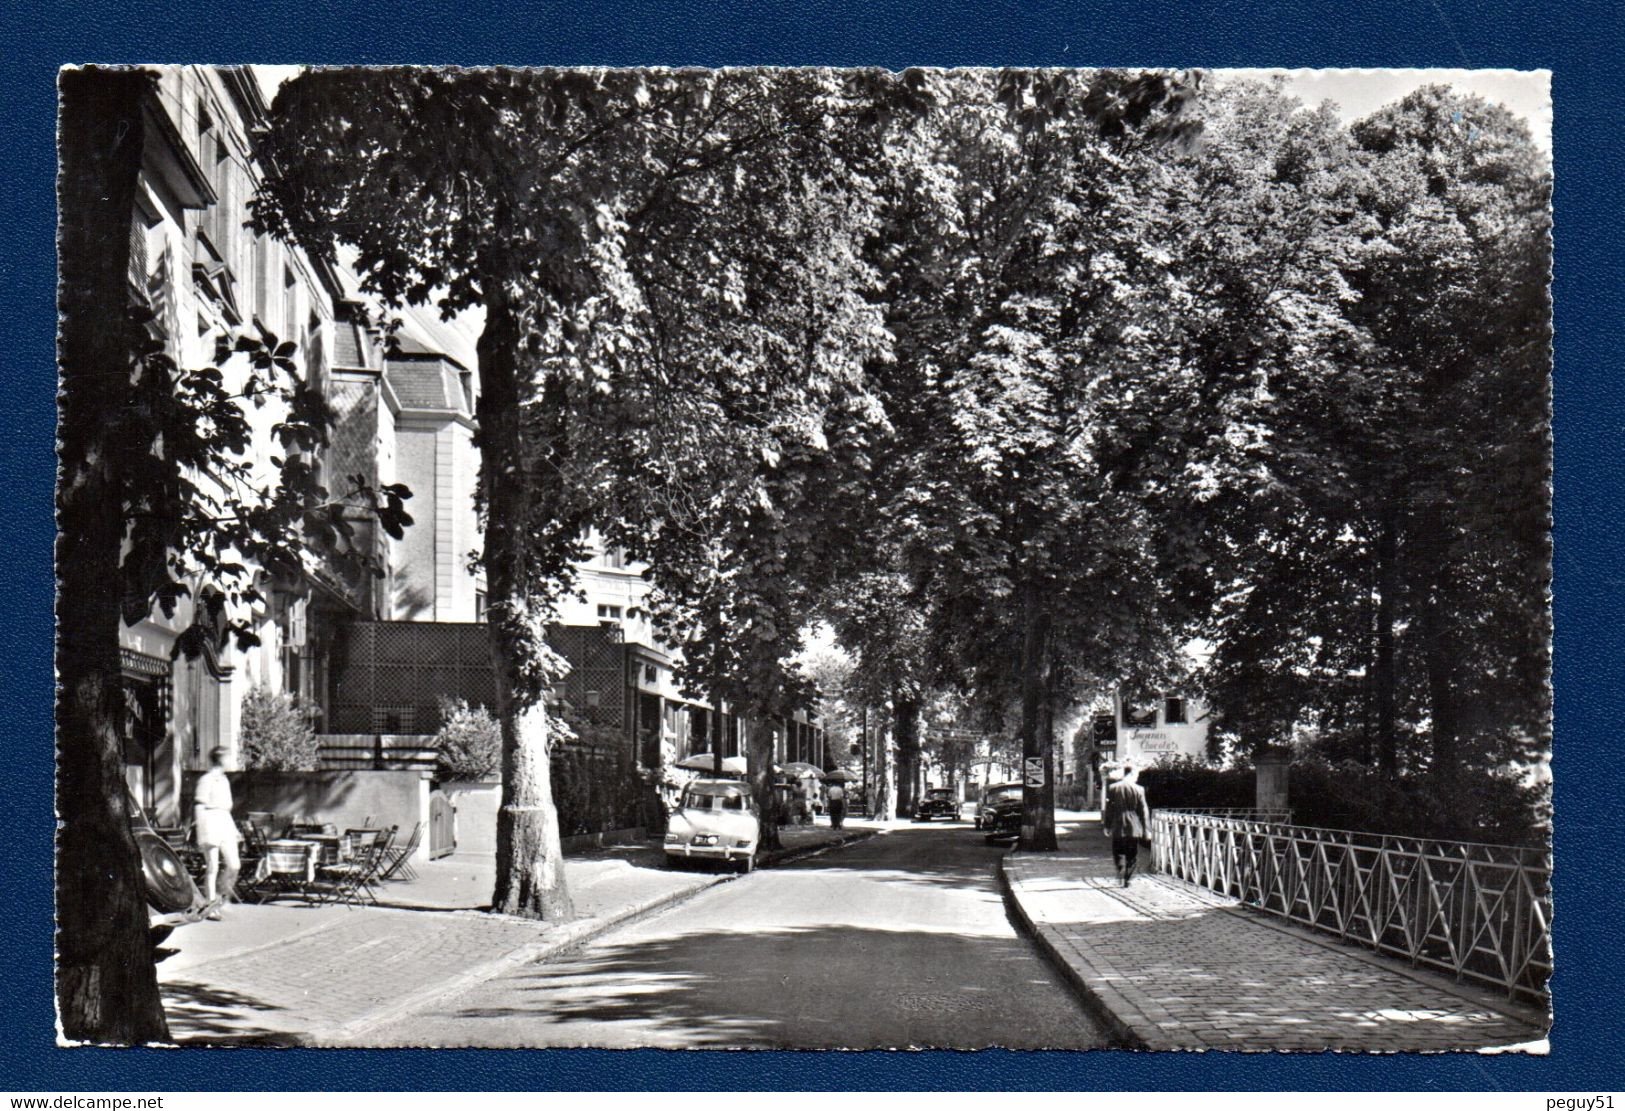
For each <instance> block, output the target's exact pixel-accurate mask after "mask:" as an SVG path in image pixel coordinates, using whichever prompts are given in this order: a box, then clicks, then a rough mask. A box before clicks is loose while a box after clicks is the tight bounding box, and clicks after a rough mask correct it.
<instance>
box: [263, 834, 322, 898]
mask: <svg viewBox="0 0 1625 1111" xmlns="http://www.w3.org/2000/svg"><path fill="white" fill-rule="evenodd" d="M316 852H317V845H316V843H315V842H314V841H268V842H266V845H265V856H264V858H263V859H264V864H263V865H262V868H263V871H264V879H263V882H262V885H261V886H262V889H263V890H264V892H265V894H266V895H267V896H268V897H271V898H274V897H276V896H277V895H280V894H284V893H292V894H296V895H301V896H303V897H305V898H307V899H310V898H314V897H316V894H315V892H314V886H315V883H316Z"/></svg>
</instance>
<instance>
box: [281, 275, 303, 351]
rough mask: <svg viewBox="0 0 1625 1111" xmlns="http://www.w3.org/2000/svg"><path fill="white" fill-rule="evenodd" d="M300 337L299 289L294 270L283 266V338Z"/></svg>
mask: <svg viewBox="0 0 1625 1111" xmlns="http://www.w3.org/2000/svg"><path fill="white" fill-rule="evenodd" d="M298 338H299V290H298V287H297V285H296V283H295V281H294V277H293V271H292V270H290V269H289V268H288V267H286V266H284V267H283V268H282V339H283V340H284V341H287V340H297V339H298Z"/></svg>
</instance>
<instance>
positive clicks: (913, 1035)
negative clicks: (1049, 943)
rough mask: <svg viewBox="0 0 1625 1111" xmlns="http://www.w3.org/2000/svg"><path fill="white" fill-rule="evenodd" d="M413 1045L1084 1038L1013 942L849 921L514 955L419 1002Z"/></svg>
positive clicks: (1073, 1044)
mask: <svg viewBox="0 0 1625 1111" xmlns="http://www.w3.org/2000/svg"><path fill="white" fill-rule="evenodd" d="M420 1018H421V1021H420V1022H419V1023H416V1024H414V1025H416V1026H417V1027H418V1028H419V1029H423V1030H435V1031H438V1032H439V1036H435V1037H430V1038H428V1039H427V1041H426V1042H419V1043H417V1044H439V1045H506V1044H526V1045H572V1046H594V1045H596V1046H651V1045H652V1046H684V1047H694V1048H723V1047H735V1048H762V1049H767V1048H807V1049H814V1048H826V1049H827V1048H852V1049H874V1048H890V1047H908V1046H914V1047H939V1048H957V1049H980V1048H987V1047H994V1046H1002V1047H1007V1048H1020V1049H1042V1048H1057V1049H1086V1048H1098V1047H1101V1046H1102V1045H1103V1044H1105V1039H1104V1036H1103V1035H1102V1034H1101V1032H1100V1030H1099V1028H1098V1027H1097V1026H1096V1024H1095V1023H1094V1021H1093V1020H1092V1019H1090V1018H1089V1017H1088V1016H1086V1015H1085V1014H1084V1013H1083V1012H1082V1010H1081V1009H1080V1008H1079V1007H1078V1005H1077V1004H1076V1002H1075V1001H1074V1000H1073V999H1072V997H1071V996H1070V994H1068V993H1067V992H1066V991H1064V990H1062V989H1060V988H1058V987H1057V985H1056V984H1055V982H1054V980H1053V978H1052V977H1051V976H1050V975H1049V973H1048V969H1047V968H1046V967H1045V966H1044V964H1043V963H1042V961H1041V960H1040V959H1038V958H1037V957H1036V955H1035V953H1034V952H1033V950H1032V948H1031V946H1029V945H1028V944H1027V942H1026V941H1025V940H1023V939H1020V938H1010V937H1005V936H987V935H983V936H976V935H968V934H959V933H950V932H942V931H920V930H917V929H897V930H887V929H875V928H866V927H855V926H838V925H832V926H828V927H788V928H778V929H766V930H760V929H759V930H753V931H748V932H747V931H740V932H735V931H722V930H700V931H693V932H689V933H685V934H681V935H678V936H676V937H672V938H667V939H660V940H640V941H635V942H630V943H626V944H617V945H600V946H596V947H594V948H593V949H592V950H590V951H589V952H588V953H586V954H583V955H581V956H578V957H576V958H574V959H567V960H562V961H557V962H553V963H547V964H537V965H531V966H528V967H527V968H526V969H524V970H523V971H522V972H519V973H516V974H515V975H512V976H509V977H505V978H504V979H503V980H502V981H501V983H500V985H497V984H493V985H486V986H485V987H484V988H482V989H480V990H478V991H476V992H474V993H472V994H470V995H467V996H464V997H462V998H461V999H460V1000H458V1001H457V1002H456V1003H455V1004H452V1005H450V1006H446V1007H444V1008H442V1009H439V1010H434V1011H430V1012H426V1013H424V1014H423V1015H422V1016H420Z"/></svg>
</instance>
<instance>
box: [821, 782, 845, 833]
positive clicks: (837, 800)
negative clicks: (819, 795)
mask: <svg viewBox="0 0 1625 1111" xmlns="http://www.w3.org/2000/svg"><path fill="white" fill-rule="evenodd" d="M824 795H825V797H826V798H827V799H829V824H830V828H831V829H840V828H841V826H842V824H844V823H845V821H846V787H845V786H844V785H843V784H842V783H841V781H840V780H838V779H837V780H832V781H831V782H830V785H829V787H827V788H826V789H825V792H824Z"/></svg>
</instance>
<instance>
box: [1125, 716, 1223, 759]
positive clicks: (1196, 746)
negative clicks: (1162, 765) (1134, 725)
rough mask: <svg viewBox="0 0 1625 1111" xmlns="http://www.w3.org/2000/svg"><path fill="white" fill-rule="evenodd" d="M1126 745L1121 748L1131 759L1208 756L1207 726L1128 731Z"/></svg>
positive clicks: (1204, 724) (1126, 731)
mask: <svg viewBox="0 0 1625 1111" xmlns="http://www.w3.org/2000/svg"><path fill="white" fill-rule="evenodd" d="M1123 732H1124V741H1125V742H1126V743H1125V744H1122V745H1120V746H1119V748H1120V749H1121V750H1122V751H1123V755H1125V756H1127V757H1128V758H1130V759H1139V758H1141V757H1147V756H1162V755H1175V754H1177V755H1185V756H1195V757H1198V758H1200V757H1204V756H1206V755H1207V725H1206V723H1205V722H1204V723H1203V724H1201V725H1199V726H1177V727H1175V728H1172V729H1168V728H1163V729H1126V730H1124V731H1123Z"/></svg>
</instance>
